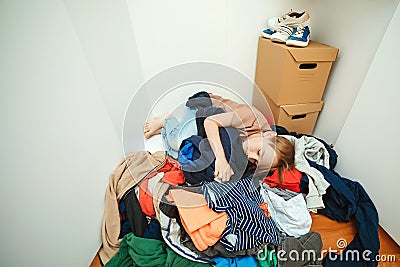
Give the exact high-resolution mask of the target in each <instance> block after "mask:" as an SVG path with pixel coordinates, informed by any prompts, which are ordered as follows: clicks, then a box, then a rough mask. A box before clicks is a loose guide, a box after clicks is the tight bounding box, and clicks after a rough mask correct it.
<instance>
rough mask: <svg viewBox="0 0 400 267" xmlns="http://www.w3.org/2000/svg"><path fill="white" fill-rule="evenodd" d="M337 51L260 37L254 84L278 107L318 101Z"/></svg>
mask: <svg viewBox="0 0 400 267" xmlns="http://www.w3.org/2000/svg"><path fill="white" fill-rule="evenodd" d="M338 51H339V50H338V49H337V48H334V47H331V46H328V45H325V44H321V43H318V42H314V41H310V43H309V45H308V46H307V47H304V48H300V47H290V46H287V45H285V44H279V43H274V42H272V41H271V40H269V39H265V38H263V37H260V38H259V40H258V53H257V66H256V77H255V82H256V84H257V86H258V87H259V88H260V89H261V90H262V91H263V92H264V94H266V95H268V96H269V97H270V98H271V99H272V100H273V101H274V102H275V103H276V104H277V105H278V106H281V105H287V104H299V103H309V102H320V101H321V99H322V95H323V93H324V90H325V86H326V82H327V80H328V76H329V73H330V70H331V66H332V62H333V61H335V60H336V57H337V54H338Z"/></svg>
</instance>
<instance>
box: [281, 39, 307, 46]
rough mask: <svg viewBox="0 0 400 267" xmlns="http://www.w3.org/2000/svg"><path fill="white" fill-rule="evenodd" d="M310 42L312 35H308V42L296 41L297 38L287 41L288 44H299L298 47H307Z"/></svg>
mask: <svg viewBox="0 0 400 267" xmlns="http://www.w3.org/2000/svg"><path fill="white" fill-rule="evenodd" d="M309 42H310V37H307V42H302V41H296V40H287V41H286V45H289V46H298V47H306V46H308V43H309Z"/></svg>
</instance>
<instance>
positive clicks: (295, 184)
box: [263, 168, 303, 193]
mask: <svg viewBox="0 0 400 267" xmlns="http://www.w3.org/2000/svg"><path fill="white" fill-rule="evenodd" d="M282 176H283V184H280V183H279V175H278V170H275V171H274V173H273V174H272V175H271V176H267V177H265V178H264V180H263V182H264V183H266V184H268V185H269V186H270V187H279V188H282V189H288V190H290V191H293V192H297V193H300V180H301V177H302V176H303V174H302V173H301V172H300V171H299V170H297V169H296V168H293V169H291V170H285V171H284V172H283V175H282Z"/></svg>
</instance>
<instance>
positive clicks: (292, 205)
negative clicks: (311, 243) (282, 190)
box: [260, 187, 312, 238]
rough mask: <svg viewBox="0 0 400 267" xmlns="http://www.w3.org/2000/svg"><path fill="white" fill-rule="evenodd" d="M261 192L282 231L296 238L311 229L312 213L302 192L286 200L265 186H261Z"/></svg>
mask: <svg viewBox="0 0 400 267" xmlns="http://www.w3.org/2000/svg"><path fill="white" fill-rule="evenodd" d="M260 193H261V196H262V197H263V199H264V201H265V202H267V203H268V210H269V212H270V213H271V217H272V219H273V220H274V221H275V223H276V225H277V226H278V228H279V230H280V231H282V232H284V233H286V234H287V235H288V236H294V237H296V238H297V237H300V236H302V235H305V234H307V233H308V232H309V231H310V228H311V223H312V220H311V215H310V212H309V211H308V209H307V205H306V201H305V200H304V197H303V195H302V194H298V195H297V196H294V197H292V198H291V199H289V200H285V199H283V198H282V197H280V196H278V195H277V194H275V193H274V192H272V191H269V190H267V189H265V188H264V187H261V189H260Z"/></svg>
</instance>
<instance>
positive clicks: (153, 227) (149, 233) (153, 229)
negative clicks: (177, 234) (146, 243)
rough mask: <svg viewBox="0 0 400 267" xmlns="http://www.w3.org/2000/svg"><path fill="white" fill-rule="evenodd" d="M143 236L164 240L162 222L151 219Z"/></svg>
mask: <svg viewBox="0 0 400 267" xmlns="http://www.w3.org/2000/svg"><path fill="white" fill-rule="evenodd" d="M143 237H144V238H149V239H157V240H161V241H162V240H163V237H162V235H161V225H160V223H159V222H158V221H157V220H151V221H150V223H149V225H147V228H146V230H144V234H143Z"/></svg>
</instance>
